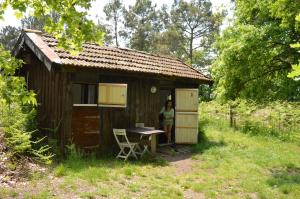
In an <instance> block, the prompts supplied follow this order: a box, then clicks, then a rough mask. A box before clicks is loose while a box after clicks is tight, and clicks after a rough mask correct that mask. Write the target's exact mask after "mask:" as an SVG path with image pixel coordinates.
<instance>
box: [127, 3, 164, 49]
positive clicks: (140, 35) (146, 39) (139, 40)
mask: <svg viewBox="0 0 300 199" xmlns="http://www.w3.org/2000/svg"><path fill="white" fill-rule="evenodd" d="M155 7H156V6H155V5H153V4H152V1H150V0H137V1H136V3H135V5H134V6H129V9H128V10H124V19H125V24H124V25H125V29H126V32H124V33H123V34H122V35H123V36H125V37H127V38H130V42H129V46H130V48H133V49H137V50H141V51H146V52H150V51H151V50H150V49H151V46H152V44H153V43H152V41H153V38H154V36H155V33H157V32H159V30H160V25H159V22H158V15H157V13H156V10H155Z"/></svg>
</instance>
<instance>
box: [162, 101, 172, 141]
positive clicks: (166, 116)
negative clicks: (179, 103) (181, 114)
mask: <svg viewBox="0 0 300 199" xmlns="http://www.w3.org/2000/svg"><path fill="white" fill-rule="evenodd" d="M160 114H162V115H163V127H164V131H165V132H166V136H167V139H168V143H171V131H172V126H173V123H174V109H173V108H172V101H171V100H167V101H166V103H165V106H164V107H162V109H161V111H160Z"/></svg>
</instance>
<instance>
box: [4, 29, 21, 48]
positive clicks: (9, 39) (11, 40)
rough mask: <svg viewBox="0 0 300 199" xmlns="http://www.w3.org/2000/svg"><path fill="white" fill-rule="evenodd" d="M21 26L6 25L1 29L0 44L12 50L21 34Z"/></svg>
mask: <svg viewBox="0 0 300 199" xmlns="http://www.w3.org/2000/svg"><path fill="white" fill-rule="evenodd" d="M20 32H21V30H20V28H16V27H13V26H4V27H3V28H1V30H0V44H2V46H3V48H4V49H6V50H12V49H13V47H14V46H15V44H16V42H17V39H18V37H19V35H20Z"/></svg>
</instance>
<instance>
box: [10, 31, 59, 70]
mask: <svg viewBox="0 0 300 199" xmlns="http://www.w3.org/2000/svg"><path fill="white" fill-rule="evenodd" d="M24 44H25V45H26V46H28V47H29V49H30V50H31V51H32V52H33V53H34V54H35V55H36V56H37V58H38V59H39V60H40V61H41V62H43V63H44V64H45V66H46V67H47V69H48V70H49V71H51V68H52V67H53V65H54V64H55V65H56V64H61V60H60V58H59V56H58V55H57V54H56V53H55V52H54V51H53V50H52V49H51V48H50V47H49V46H48V45H47V44H46V43H45V42H44V41H43V40H42V39H41V38H40V37H39V36H38V35H37V33H36V32H24V31H23V32H22V33H21V35H20V37H19V39H18V41H17V43H16V45H15V47H14V49H13V51H12V54H13V55H14V56H17V55H18V54H19V53H20V50H21V49H22V48H23V47H24Z"/></svg>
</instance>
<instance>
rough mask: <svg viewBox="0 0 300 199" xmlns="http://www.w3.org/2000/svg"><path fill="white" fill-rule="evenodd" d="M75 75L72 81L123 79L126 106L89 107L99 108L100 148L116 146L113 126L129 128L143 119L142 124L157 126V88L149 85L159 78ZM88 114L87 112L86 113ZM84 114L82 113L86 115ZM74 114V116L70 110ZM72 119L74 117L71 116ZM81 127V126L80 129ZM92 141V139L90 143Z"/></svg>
mask: <svg viewBox="0 0 300 199" xmlns="http://www.w3.org/2000/svg"><path fill="white" fill-rule="evenodd" d="M97 75H98V78H95V77H94V76H95V74H84V73H81V74H80V75H76V76H75V77H73V82H74V83H76V82H85V83H98V82H102V83H126V84H128V90H127V107H126V108H110V107H90V108H92V109H97V110H98V111H99V116H100V120H99V144H100V146H101V147H102V149H103V150H108V151H111V150H113V149H112V148H115V147H116V144H115V140H114V137H113V133H112V129H113V128H128V127H133V126H135V123H136V122H144V123H145V126H154V127H156V128H158V125H159V124H158V113H159V110H160V107H159V100H160V98H159V91H157V92H156V93H151V92H150V89H151V87H152V86H156V87H159V82H158V81H157V80H154V79H150V78H136V77H134V78H133V77H123V76H107V75H101V74H100V73H98V74H97ZM74 109H76V110H78V109H86V107H73V110H74ZM88 114H90V113H89V112H86V116H88ZM86 116H84V117H86ZM73 117H77V116H76V113H75V112H73ZM72 121H75V120H74V119H73V120H72ZM75 128H78V127H77V125H76V123H73V124H72V133H73V136H74V135H75V134H76V133H78V130H77V129H75ZM82 131H84V130H82ZM91 144H94V143H91Z"/></svg>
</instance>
